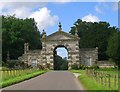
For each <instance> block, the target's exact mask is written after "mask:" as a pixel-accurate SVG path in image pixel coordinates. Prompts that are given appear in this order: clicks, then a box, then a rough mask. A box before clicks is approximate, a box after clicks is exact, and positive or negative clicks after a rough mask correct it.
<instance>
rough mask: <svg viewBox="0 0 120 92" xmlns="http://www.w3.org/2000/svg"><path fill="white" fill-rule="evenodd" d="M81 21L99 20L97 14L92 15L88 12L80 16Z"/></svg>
mask: <svg viewBox="0 0 120 92" xmlns="http://www.w3.org/2000/svg"><path fill="white" fill-rule="evenodd" d="M82 21H86V22H99V21H100V20H99V18H98V17H97V16H94V15H92V14H88V15H87V16H85V17H83V18H82Z"/></svg>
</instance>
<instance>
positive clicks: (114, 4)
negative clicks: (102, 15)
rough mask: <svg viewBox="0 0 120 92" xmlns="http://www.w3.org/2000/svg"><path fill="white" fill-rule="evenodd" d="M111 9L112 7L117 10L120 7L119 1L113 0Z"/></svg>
mask: <svg viewBox="0 0 120 92" xmlns="http://www.w3.org/2000/svg"><path fill="white" fill-rule="evenodd" d="M112 9H113V10H114V11H118V9H120V3H118V2H113V5H112Z"/></svg>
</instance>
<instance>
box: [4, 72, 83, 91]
mask: <svg viewBox="0 0 120 92" xmlns="http://www.w3.org/2000/svg"><path fill="white" fill-rule="evenodd" d="M3 90H83V87H82V85H81V84H80V82H79V81H78V79H77V78H76V77H75V75H74V74H73V73H71V72H69V71H51V72H47V73H45V74H42V75H40V76H37V77H35V78H32V79H29V80H26V81H24V82H21V83H18V84H15V85H12V86H9V87H6V88H3Z"/></svg>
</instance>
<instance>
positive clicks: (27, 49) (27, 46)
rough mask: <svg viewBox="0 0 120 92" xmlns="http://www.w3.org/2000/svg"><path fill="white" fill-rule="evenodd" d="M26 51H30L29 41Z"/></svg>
mask: <svg viewBox="0 0 120 92" xmlns="http://www.w3.org/2000/svg"><path fill="white" fill-rule="evenodd" d="M26 51H27V52H28V51H29V43H26Z"/></svg>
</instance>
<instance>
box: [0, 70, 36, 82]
mask: <svg viewBox="0 0 120 92" xmlns="http://www.w3.org/2000/svg"><path fill="white" fill-rule="evenodd" d="M36 70H38V69H20V70H5V71H0V77H1V79H2V81H3V80H7V79H9V78H12V77H17V76H20V75H23V74H28V73H32V72H34V71H36Z"/></svg>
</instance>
